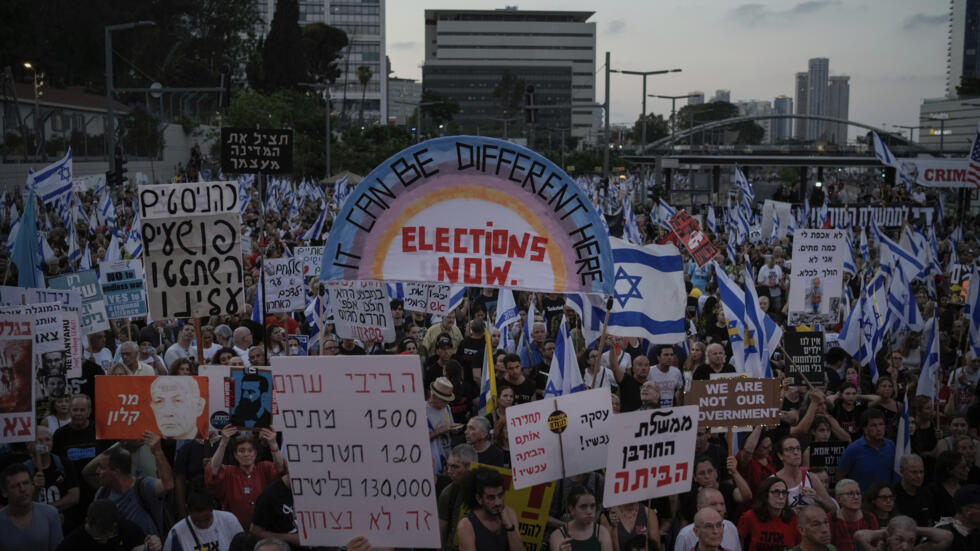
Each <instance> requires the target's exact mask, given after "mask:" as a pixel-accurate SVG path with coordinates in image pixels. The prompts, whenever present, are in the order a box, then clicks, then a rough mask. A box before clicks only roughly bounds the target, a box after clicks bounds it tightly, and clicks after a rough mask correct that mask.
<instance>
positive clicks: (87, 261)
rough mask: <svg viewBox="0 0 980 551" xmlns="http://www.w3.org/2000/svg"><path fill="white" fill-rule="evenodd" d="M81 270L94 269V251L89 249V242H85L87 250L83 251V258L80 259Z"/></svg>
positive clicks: (79, 266)
mask: <svg viewBox="0 0 980 551" xmlns="http://www.w3.org/2000/svg"><path fill="white" fill-rule="evenodd" d="M78 269H79V270H91V269H92V253H91V251H90V250H89V245H88V243H86V244H85V252H84V253H82V258H81V260H79V261H78Z"/></svg>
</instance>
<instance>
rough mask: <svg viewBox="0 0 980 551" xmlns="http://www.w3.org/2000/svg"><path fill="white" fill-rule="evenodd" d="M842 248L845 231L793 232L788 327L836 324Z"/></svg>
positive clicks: (845, 243) (842, 274) (839, 300)
mask: <svg viewBox="0 0 980 551" xmlns="http://www.w3.org/2000/svg"><path fill="white" fill-rule="evenodd" d="M844 247H847V242H846V241H845V240H844V230H813V229H799V230H796V233H795V234H794V235H793V272H792V275H793V277H792V279H791V280H790V285H789V325H813V324H816V323H821V324H824V325H833V324H834V323H836V322H837V318H838V315H839V312H838V310H839V309H840V305H841V295H843V277H844V270H843V268H844Z"/></svg>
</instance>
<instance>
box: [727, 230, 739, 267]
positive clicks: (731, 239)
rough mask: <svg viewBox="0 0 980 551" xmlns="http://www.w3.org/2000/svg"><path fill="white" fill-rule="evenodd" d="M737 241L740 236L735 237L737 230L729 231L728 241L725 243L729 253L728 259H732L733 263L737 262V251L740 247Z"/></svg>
mask: <svg viewBox="0 0 980 551" xmlns="http://www.w3.org/2000/svg"><path fill="white" fill-rule="evenodd" d="M737 241H738V238H737V237H735V232H734V231H730V232H728V242H727V243H725V251H726V252H727V253H728V260H729V261H731V263H732V264H734V263H735V258H737V257H736V255H737V254H738V253H737V249H738V243H737Z"/></svg>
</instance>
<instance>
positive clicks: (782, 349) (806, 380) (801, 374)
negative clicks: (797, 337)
mask: <svg viewBox="0 0 980 551" xmlns="http://www.w3.org/2000/svg"><path fill="white" fill-rule="evenodd" d="M779 351H780V352H782V353H783V357H784V358H786V361H787V362H789V365H791V366H793V369H794V370H796V372H797V373H799V375H800V378H801V379H803V382H804V383H806V386H808V387H810V390H816V389H815V388H813V383H811V382H810V379H808V378H807V377H806V375H804V374H803V373H801V372H800V368H799V367H797V366H796V362H794V361H793V358H792V357H790V355H789V354H787V353H786V349H785V348H783V345H782V344H780V345H779Z"/></svg>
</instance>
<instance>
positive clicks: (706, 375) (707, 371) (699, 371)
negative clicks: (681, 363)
mask: <svg viewBox="0 0 980 551" xmlns="http://www.w3.org/2000/svg"><path fill="white" fill-rule="evenodd" d="M712 373H715V370H714V369H711V367H709V366H708V364H703V365H699V366H698V367H697V368H696V369H695V370H694V373H693V374H692V375H691V379H692V380H695V381H708V380H710V379H711V374H712ZM718 373H735V368H734V367H732V364H730V363H726V364H725V365H724V366H723V367H722V368H721V371H718Z"/></svg>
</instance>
